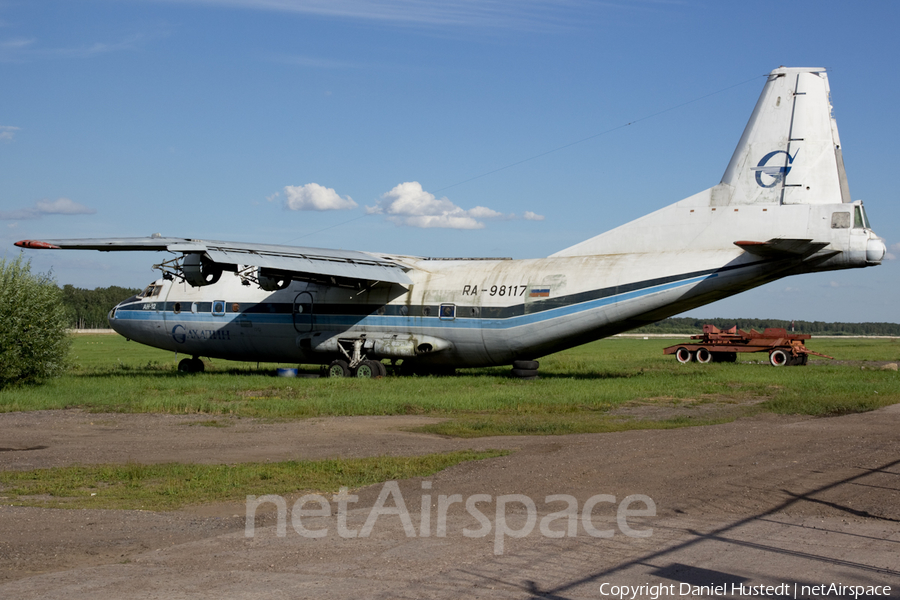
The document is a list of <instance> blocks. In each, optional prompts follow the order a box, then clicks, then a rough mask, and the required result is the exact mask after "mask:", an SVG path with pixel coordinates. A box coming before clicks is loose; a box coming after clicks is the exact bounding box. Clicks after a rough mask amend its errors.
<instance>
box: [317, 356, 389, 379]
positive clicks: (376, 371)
mask: <svg viewBox="0 0 900 600" xmlns="http://www.w3.org/2000/svg"><path fill="white" fill-rule="evenodd" d="M325 375H326V376H327V377H359V378H360V379H371V378H373V377H387V368H386V367H385V366H384V363H382V362H381V361H378V360H368V359H367V360H363V361H360V363H359V364H358V365H356V367H353V368H351V367H350V363H348V362H347V361H346V360H343V359H340V358H339V359H337V360H333V361H331V364H330V365H328V368H327V369H326V370H325Z"/></svg>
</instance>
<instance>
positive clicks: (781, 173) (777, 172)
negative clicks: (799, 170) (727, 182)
mask: <svg viewBox="0 0 900 600" xmlns="http://www.w3.org/2000/svg"><path fill="white" fill-rule="evenodd" d="M797 152H800V149H799V148H798V149H797ZM797 152H794V155H793V156H791V155H790V154H788V153H787V152H786V151H784V150H773V151H772V152H769V153H768V154H766V155H765V156H763V157H762V160H760V161H759V164H758V165H756V166H755V167H753V168H752V169H751V170H752V171H755V172H756V183H757V184H759V187H764V188H771V187H775V186H776V185H778V184H779V183H781V182H782V181H784V178H785V177H787V174H788V173H790V172H791V165H792V164H793V163H794V159H795V158H797ZM779 154H784V155H785V157H786V160H785V164H783V165H770V164H769V161H770V160H772V159H773V158H775V157H776V156H778V155H779ZM763 175H766V176H768V177H771V178H772V182H771V183H769V184H768V185H767V184H765V183H763V179H762V176H763Z"/></svg>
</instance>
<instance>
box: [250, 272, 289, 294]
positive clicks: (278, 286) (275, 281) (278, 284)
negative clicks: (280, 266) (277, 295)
mask: <svg viewBox="0 0 900 600" xmlns="http://www.w3.org/2000/svg"><path fill="white" fill-rule="evenodd" d="M256 280H257V281H258V282H259V287H261V288H262V289H263V290H265V291H267V292H277V291H278V290H283V289H286V288H287V287H288V286H289V285H291V281H292V279H291V276H290V275H288V274H286V273H282V272H280V271H272V270H269V269H263V268H262V267H260V268H259V270H258V271H257V272H256Z"/></svg>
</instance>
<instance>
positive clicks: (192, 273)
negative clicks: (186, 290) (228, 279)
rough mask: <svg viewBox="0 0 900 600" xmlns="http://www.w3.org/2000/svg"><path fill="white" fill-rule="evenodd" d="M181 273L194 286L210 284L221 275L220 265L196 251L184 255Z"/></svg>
mask: <svg viewBox="0 0 900 600" xmlns="http://www.w3.org/2000/svg"><path fill="white" fill-rule="evenodd" d="M181 274H182V275H183V276H184V280H185V281H187V282H188V283H189V284H190V285H192V286H194V287H202V286H204V285H212V284H214V283H215V282H217V281H218V280H219V278H220V277H221V276H222V265H219V264H216V263H214V262H213V261H211V260H209V259H208V258H206V257H205V256H204V255H202V254H200V253H198V252H193V253H191V254H185V255H184V260H183V261H182V263H181Z"/></svg>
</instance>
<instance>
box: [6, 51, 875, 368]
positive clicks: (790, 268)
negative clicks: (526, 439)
mask: <svg viewBox="0 0 900 600" xmlns="http://www.w3.org/2000/svg"><path fill="white" fill-rule="evenodd" d="M16 245H17V246H21V247H23V248H49V249H82V250H100V251H127V250H154V251H168V252H171V253H174V254H175V255H176V257H174V258H172V259H170V260H168V261H166V262H163V263H162V264H160V265H157V267H158V268H160V269H161V270H162V272H163V276H162V278H160V279H158V280H156V281H155V282H154V283H152V284H151V285H150V286H149V287H147V289H146V290H144V291H143V293H141V294H139V295H137V296H134V297H132V298H129V299H127V300H125V301H123V302H121V303H120V304H118V305H117V306H116V307H115V308H113V309H112V310H111V311H110V313H109V323H110V326H111V327H112V328H113V329H115V330H116V331H117V332H119V333H120V334H122V335H123V336H125V337H127V338H130V339H132V340H136V341H138V342H141V343H143V344H147V345H149V346H154V347H157V348H163V349H166V350H173V351H175V352H180V353H183V354H186V355H188V356H192V358H186V359H184V360H183V361H181V363H180V364H179V368H180V369H181V370H184V371H199V370H202V369H203V362H202V361H201V360H200V357H211V358H222V359H229V360H241V361H267V362H269V361H271V362H281V363H285V362H290V363H301V364H321V365H328V366H327V368H326V373H327V374H328V375H329V376H334V377H339V376H351V375H352V376H357V377H371V376H378V375H383V374H384V373H385V366H384V364H383V362H382V361H383V360H386V359H387V360H392V361H395V360H401V361H402V366H404V367H406V369H405V370H406V371H407V372H438V371H442V370H443V371H447V370H452V369H453V368H456V367H479V366H487V365H510V364H512V365H513V373H514V374H517V375H519V376H523V377H531V376H534V375H535V374H536V369H537V367H538V365H537V362H536V361H535V359H537V358H540V357H541V356H545V355H547V354H549V353H552V352H557V351H559V350H564V349H566V348H571V347H573V346H577V345H579V344H584V343H586V342H590V341H592V340H597V339H600V338H603V337H606V336H610V335H613V334H616V333H620V332H623V331H627V330H629V329H633V328H635V327H639V326H641V325H644V324H647V323H652V322H655V321H658V320H660V319H663V318H665V317H669V316H671V315H675V314H678V313H680V312H683V311H685V310H688V309H692V308H695V307H697V306H701V305H704V304H707V303H709V302H713V301H715V300H720V299H722V298H725V297H728V296H731V295H733V294H737V293H740V292H743V291H745V290H749V289H751V288H754V287H757V286H759V285H762V284H764V283H768V282H771V281H774V280H776V279H780V278H782V277H786V276H788V275H797V274H800V273H813V272H819V271H829V270H835V269H849V268H856V267H867V266H871V265H878V264H880V263H881V260H882V258H883V257H884V254H885V245H884V241H883V240H882V239H881V238H879V237H878V236H876V235H875V233H874V232H873V231H872V229H871V228H870V226H869V221H868V218H867V217H866V213H865V210H863V205H862V202H860V201H856V202H854V201H852V200H851V199H850V191H849V188H848V186H847V178H846V175H845V172H844V162H843V158H842V148H841V144H840V140H839V139H838V130H837V125H836V123H835V121H834V118H833V117H832V111H831V101H830V94H829V87H828V77H827V75H826V73H825V70H824V69H800V68H784V67H782V68H779V69H775V70H774V71H772V72H771V73H770V74H769V76H768V79H767V81H766V83H765V86H764V88H763V91H762V95H761V96H760V98H759V101H758V102H757V104H756V107H755V108H754V110H753V114H752V115H751V116H750V122H749V123H748V124H747V127H746V129H745V130H744V133H743V135H742V136H741V139H740V141H739V142H738V145H737V149H736V150H735V151H734V155H733V156H732V158H731V162H730V163H728V168H727V169H726V170H725V175H724V176H723V177H722V181H721V182H720V183H719V184H718V185H716V186H714V187H712V188H710V189H708V190H705V191H703V192H700V193H699V194H695V195H693V196H691V197H689V198H685V199H684V200H682V201H680V202H676V203H675V204H672V205H671V206H667V207H665V208H662V209H660V210H658V211H656V212H654V213H651V214H649V215H647V216H645V217H642V218H640V219H637V220H635V221H632V222H630V223H627V224H625V225H622V226H621V227H617V228H615V229H613V230H611V231H608V232H606V233H603V234H601V235H598V236H596V237H593V238H591V239H589V240H586V241H584V242H581V243H579V244H576V245H574V246H572V247H570V248H566V249H564V250H560V251H559V252H557V253H556V254H553V255H551V256H549V257H547V258H537V259H527V260H511V259H496V258H486V259H479V258H468V259H467V258H451V259H444V258H422V257H416V256H405V255H394V254H382V253H378V252H352V251H337V250H324V249H320V248H302V247H295V246H276V245H266V244H244V243H231V242H216V241H208V240H198V239H181V238H167V237H161V236H159V235H158V234H156V235H153V236H151V237H149V238H122V239H79V240H45V241H32V240H24V241H21V242H17V243H16ZM707 354H708V353H707ZM395 364H396V363H395Z"/></svg>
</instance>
